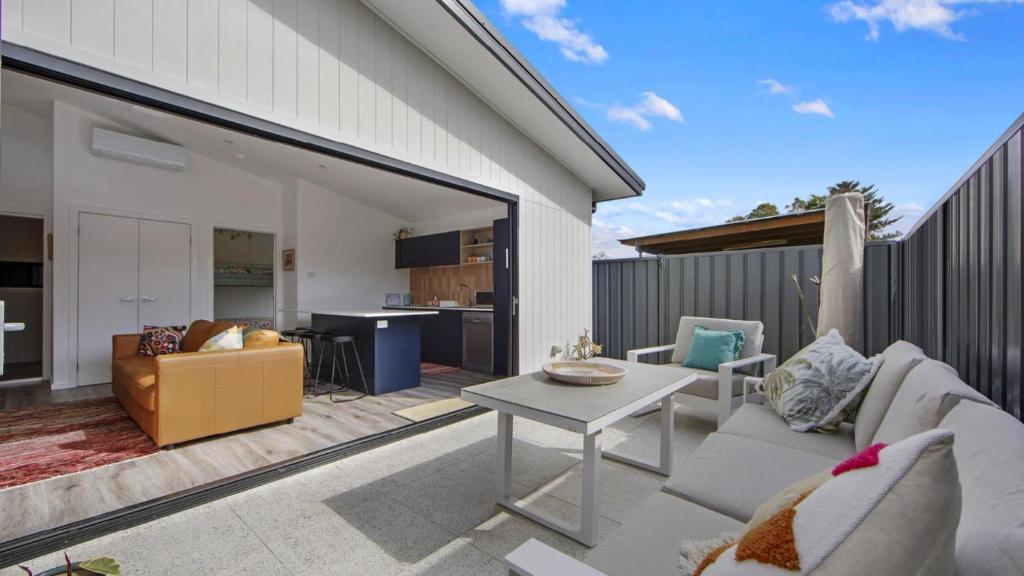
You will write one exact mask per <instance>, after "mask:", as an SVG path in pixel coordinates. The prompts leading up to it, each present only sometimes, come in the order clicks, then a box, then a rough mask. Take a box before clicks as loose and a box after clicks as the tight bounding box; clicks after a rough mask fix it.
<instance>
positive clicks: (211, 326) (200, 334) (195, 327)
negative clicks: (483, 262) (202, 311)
mask: <svg viewBox="0 0 1024 576" xmlns="http://www.w3.org/2000/svg"><path fill="white" fill-rule="evenodd" d="M232 326H242V325H241V324H238V323H237V322H232V321H230V320H218V321H216V322H210V321H209V320H196V321H194V322H192V324H190V325H189V327H188V331H187V332H185V339H184V340H183V341H182V342H181V351H182V352H199V348H201V347H202V345H203V344H205V343H206V341H207V340H209V339H210V336H214V335H216V334H220V333H221V332H223V331H225V330H227V329H228V328H231V327H232ZM243 327H244V326H243Z"/></svg>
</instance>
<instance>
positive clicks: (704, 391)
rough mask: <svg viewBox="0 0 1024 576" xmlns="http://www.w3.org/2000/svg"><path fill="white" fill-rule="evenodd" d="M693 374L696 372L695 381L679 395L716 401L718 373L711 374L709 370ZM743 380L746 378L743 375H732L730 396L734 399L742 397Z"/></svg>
mask: <svg viewBox="0 0 1024 576" xmlns="http://www.w3.org/2000/svg"><path fill="white" fill-rule="evenodd" d="M695 372H697V381H696V382H694V383H693V384H688V385H686V387H685V388H683V389H682V390H680V391H679V393H680V394H689V395H691V396H699V397H701V398H707V399H709V400H718V372H712V371H710V370H695ZM744 378H746V376H745V375H743V374H737V373H735V372H734V373H733V375H732V395H733V396H734V397H735V396H742V395H743V380H744Z"/></svg>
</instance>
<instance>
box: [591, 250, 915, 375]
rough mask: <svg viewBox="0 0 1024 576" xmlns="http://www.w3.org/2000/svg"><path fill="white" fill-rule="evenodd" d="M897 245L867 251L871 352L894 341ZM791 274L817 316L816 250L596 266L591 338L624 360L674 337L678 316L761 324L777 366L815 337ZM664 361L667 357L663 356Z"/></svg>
mask: <svg viewBox="0 0 1024 576" xmlns="http://www.w3.org/2000/svg"><path fill="white" fill-rule="evenodd" d="M895 254H896V244H895V243H892V242H874V243H871V244H869V245H868V247H867V250H866V252H865V278H864V284H865V293H866V296H867V306H866V308H865V326H866V330H865V337H866V347H867V351H868V353H874V352H877V351H879V350H881V349H883V348H885V346H886V345H888V344H889V342H890V341H891V340H892V336H893V332H892V330H893V328H892V325H893V323H892V322H891V321H890V319H891V318H893V317H894V309H895V306H897V305H898V303H899V302H898V300H897V299H896V298H895V294H896V291H895V290H894V287H893V284H894V282H895V278H896V273H897V267H896V264H895V260H894V258H895ZM794 274H796V276H797V278H798V279H799V281H800V287H801V289H802V290H803V293H804V297H805V300H806V302H807V307H808V309H809V310H811V311H812V312H811V313H812V314H814V315H815V317H816V313H815V311H816V310H817V307H818V299H817V291H816V289H815V286H814V285H813V284H811V282H810V278H811V277H812V276H819V275H820V274H821V246H800V247H795V248H767V249H761V250H742V251H735V252H716V253H709V254H687V255H683V256H665V257H662V258H657V259H656V258H644V259H634V260H597V261H595V262H594V276H593V281H594V298H593V301H594V318H593V322H594V337H595V339H596V340H597V341H598V342H600V343H602V344H603V345H604V346H605V355H607V356H609V357H612V358H625V357H626V351H627V350H631V349H634V348H644V347H647V346H657V345H659V344H669V343H671V342H673V341H674V340H675V333H676V329H677V328H678V326H679V317H680V316H708V317H717V318H736V319H746V320H761V321H762V322H763V323H764V325H765V342H764V349H765V351H766V352H770V353H772V354H776V355H778V356H779V359H780V361H782V360H785V359H786V358H789V357H790V356H791V355H792V354H793V353H794V352H796V351H797V350H799V349H800V348H802V347H803V346H806V345H807V344H808V343H810V342H811V341H812V340H813V339H814V335H813V333H812V332H811V330H810V328H809V327H808V326H807V322H806V321H805V316H804V312H803V310H802V308H801V306H800V297H799V294H798V292H797V289H796V285H795V284H794V283H793V279H792V275H794ZM662 360H664V359H662Z"/></svg>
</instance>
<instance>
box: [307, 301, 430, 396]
mask: <svg viewBox="0 0 1024 576" xmlns="http://www.w3.org/2000/svg"><path fill="white" fill-rule="evenodd" d="M289 312H300V313H306V314H310V315H311V316H312V329H313V331H314V332H330V333H333V334H336V335H338V336H354V337H355V339H356V349H357V350H358V353H359V360H360V362H361V363H362V367H363V373H364V375H365V376H366V388H367V390H366V392H367V393H368V394H371V395H374V396H377V395H380V394H387V393H389V392H396V391H398V390H405V389H408V388H415V387H417V386H419V385H420V341H421V336H420V334H421V328H420V322H421V320H423V318H424V317H429V316H436V315H437V312H436V311H432V310H354V311H353V310H299V311H295V310H289ZM345 347H346V354H348V357H349V358H348V368H349V372H351V373H352V386H353V387H354V388H355V389H356V390H358V389H359V387H360V384H361V382H360V380H359V375H358V370H357V368H356V366H355V365H354V364H355V362H354V359H353V358H352V357H351V356H352V352H351V348H350V347H349V346H348V345H346V346H345ZM328 351H329V349H328ZM323 361H324V365H323V368H322V370H321V373H322V374H323V373H326V374H330V370H331V367H330V364H329V363H330V353H329V352H328V353H327V354H325V355H324V360H323ZM338 362H339V366H340V363H341V359H340V358H339V359H338ZM325 371H326V372H325Z"/></svg>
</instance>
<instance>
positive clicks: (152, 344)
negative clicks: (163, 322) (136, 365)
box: [139, 326, 185, 356]
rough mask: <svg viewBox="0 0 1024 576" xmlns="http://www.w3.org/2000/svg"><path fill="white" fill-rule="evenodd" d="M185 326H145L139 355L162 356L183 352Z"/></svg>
mask: <svg viewBox="0 0 1024 576" xmlns="http://www.w3.org/2000/svg"><path fill="white" fill-rule="evenodd" d="M184 338H185V327H184V326H144V327H143V329H142V339H141V340H140V341H139V356H161V355H163V354H176V353H178V352H181V342H182V340H183V339H184Z"/></svg>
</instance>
